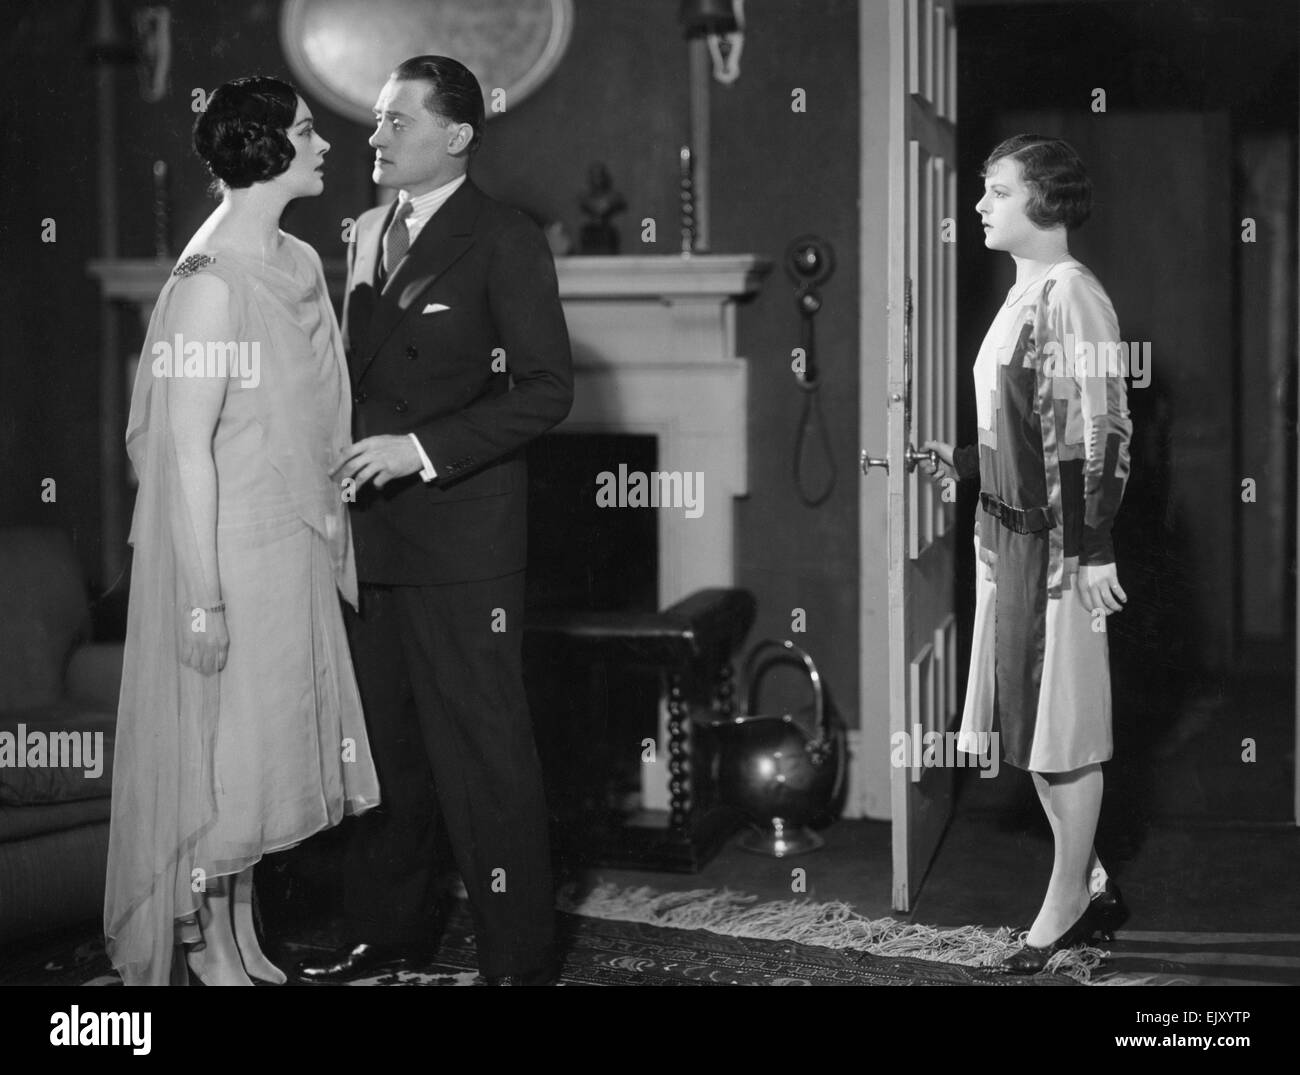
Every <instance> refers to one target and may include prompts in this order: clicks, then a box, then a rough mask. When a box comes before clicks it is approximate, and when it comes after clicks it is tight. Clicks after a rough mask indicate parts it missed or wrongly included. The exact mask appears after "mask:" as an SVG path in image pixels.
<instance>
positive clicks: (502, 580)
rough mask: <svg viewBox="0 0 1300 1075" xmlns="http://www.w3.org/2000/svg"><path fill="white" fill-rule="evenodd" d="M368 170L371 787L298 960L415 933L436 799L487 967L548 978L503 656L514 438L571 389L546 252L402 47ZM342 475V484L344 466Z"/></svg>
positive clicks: (519, 608)
mask: <svg viewBox="0 0 1300 1075" xmlns="http://www.w3.org/2000/svg"><path fill="white" fill-rule="evenodd" d="M375 122H376V129H375V133H374V134H373V135H372V136H371V137H370V145H371V146H373V147H374V149H375V154H376V155H375V166H374V181H375V182H376V183H377V184H378V185H379V186H381V187H385V188H387V189H390V190H397V191H398V198H397V200H396V202H395V203H394V204H393V205H391V206H388V207H385V208H376V209H371V210H370V211H368V212H367V213H365V214H364V215H362V217H361V218H360V219H359V220H358V221H357V224H356V227H355V229H354V235H353V239H352V242H351V245H350V246H349V248H348V281H347V298H346V301H345V305H344V314H343V331H344V337H345V343H346V347H347V356H348V363H349V367H350V370H351V376H352V390H353V423H354V435H355V443H354V444H353V445H352V446H351V447H350V448H348V449H347V450H346V451H345V453H344V458H343V460H342V462H341V463H340V464H339V466H338V469H337V475H338V476H339V478H340V479H341V480H342V481H343V483H344V489H345V495H346V491H347V490H348V489H349V488H355V489H356V500H355V503H354V505H353V511H352V528H353V536H354V540H355V543H356V557H357V573H358V576H359V579H360V581H361V584H362V589H361V609H360V614H359V615H358V616H355V617H351V619H350V621H349V626H350V638H351V642H352V653H353V661H354V664H355V666H356V672H357V680H358V683H359V685H360V688H361V698H362V703H363V705H364V707H365V713H366V725H367V729H368V732H369V736H370V742H371V747H372V749H373V752H374V758H375V764H376V767H377V768H378V772H379V781H380V790H381V794H382V797H383V802H382V805H381V806H380V807H379V808H378V809H376V810H373V811H371V812H370V813H368V814H366V815H364V816H362V817H360V818H357V819H356V820H355V821H353V822H352V825H353V833H352V836H351V838H350V846H349V849H348V858H347V863H346V867H345V878H344V889H345V895H344V910H345V913H346V916H347V919H348V921H349V924H350V929H351V933H350V936H349V939H348V943H346V944H345V945H343V947H342V948H340V949H339V950H337V951H335V952H333V953H331V954H329V955H328V956H326V957H325V958H323V959H321V960H316V961H307V962H305V963H303V964H301V965H300V967H299V973H300V974H301V976H302V977H303V978H305V979H307V980H309V981H346V980H349V979H352V978H356V977H358V976H360V975H364V974H366V973H368V972H373V971H375V970H378V969H380V968H385V967H388V968H391V967H393V966H396V965H399V964H401V963H403V962H406V961H408V960H410V959H412V958H417V959H418V958H420V957H422V956H425V955H427V954H429V953H430V945H431V942H432V941H433V939H434V932H435V928H436V913H435V908H436V906H437V902H438V901H437V892H436V878H437V865H438V864H437V863H436V862H435V843H436V838H437V823H438V819H439V817H441V818H442V819H443V821H444V822H445V824H446V830H447V835H448V837H449V839H450V843H451V848H452V852H453V855H454V857H455V860H456V866H457V867H458V869H459V871H460V874H461V877H462V879H463V880H464V883H465V888H466V890H467V892H468V894H469V904H470V909H471V911H472V914H473V917H474V925H475V935H476V939H477V944H478V958H479V972H480V974H481V975H482V976H483V977H484V978H486V979H487V980H488V982H489V983H491V984H534V983H545V982H548V981H551V980H553V978H554V964H553V954H552V944H553V934H554V890H553V885H552V880H551V864H550V848H549V838H548V832H547V810H546V803H545V800H544V797H543V792H542V780H541V770H540V766H539V763H538V757H537V750H536V746H535V743H534V739H533V732H532V726H531V722H530V718H529V713H528V707H527V703H526V701H525V697H524V688H523V677H522V670H521V653H520V643H521V631H522V627H523V615H524V608H523V601H524V562H525V553H526V550H525V509H526V501H527V475H526V473H525V466H524V460H523V457H522V454H521V452H522V449H523V448H524V446H525V445H526V444H527V443H528V442H529V441H530V440H532V439H533V438H534V437H536V436H538V435H539V434H541V433H543V432H545V431H546V430H547V429H550V428H551V427H552V426H554V425H555V424H556V423H558V422H560V421H561V420H562V419H563V418H564V417H565V415H566V414H568V412H569V407H570V405H571V403H572V399H573V373H572V363H571V358H570V352H569V339H568V333H567V330H566V328H565V323H564V315H563V312H562V310H561V308H560V301H559V296H558V292H557V287H556V277H555V265H554V262H553V260H552V258H551V253H550V250H549V249H548V247H547V244H546V242H545V239H544V238H543V236H542V234H541V232H540V231H539V230H538V228H537V227H536V226H535V225H534V224H533V223H532V222H531V221H530V220H528V219H527V218H526V217H525V216H524V215H523V214H521V213H519V212H517V211H516V210H513V209H510V208H507V207H506V206H504V205H502V204H500V203H498V202H495V201H493V200H491V199H490V198H488V197H486V196H485V195H484V194H483V193H482V192H481V191H480V190H479V189H478V188H477V187H476V186H475V185H474V184H473V182H471V181H470V179H469V178H468V174H467V172H468V167H469V161H470V156H471V155H472V154H473V152H474V150H475V148H476V147H477V145H478V143H479V140H480V138H481V137H482V131H483V124H484V109H483V95H482V91H481V90H480V88H479V85H478V82H477V80H476V79H475V78H474V76H473V74H471V73H470V71H469V70H468V69H466V68H465V67H464V66H463V65H461V64H459V63H457V62H456V61H455V60H451V59H448V58H446V57H441V56H419V57H416V58H414V59H411V60H408V61H406V62H405V63H403V64H402V65H401V66H400V67H398V68H397V69H396V70H395V71H394V72H393V74H392V76H391V77H390V78H389V80H388V82H387V83H386V84H385V86H384V88H383V90H382V91H381V92H380V95H379V99H378V101H377V102H376V105H375ZM349 479H350V480H351V482H352V483H354V485H350V484H349Z"/></svg>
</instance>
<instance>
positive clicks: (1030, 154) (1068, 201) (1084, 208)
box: [980, 134, 1092, 231]
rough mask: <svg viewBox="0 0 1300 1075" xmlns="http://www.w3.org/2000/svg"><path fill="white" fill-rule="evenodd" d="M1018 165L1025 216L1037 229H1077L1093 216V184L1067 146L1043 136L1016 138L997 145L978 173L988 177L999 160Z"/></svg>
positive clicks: (1077, 157)
mask: <svg viewBox="0 0 1300 1075" xmlns="http://www.w3.org/2000/svg"><path fill="white" fill-rule="evenodd" d="M1008 159H1010V160H1013V161H1015V162H1016V163H1017V164H1019V165H1020V178H1021V180H1022V181H1023V182H1024V184H1025V186H1027V187H1028V188H1029V204H1028V205H1027V206H1026V207H1025V215H1026V216H1027V217H1029V219H1030V220H1031V221H1032V222H1033V223H1034V224H1036V225H1037V226H1038V227H1040V228H1053V227H1055V226H1056V225H1058V224H1064V225H1065V228H1066V230H1067V231H1073V230H1074V229H1075V228H1077V227H1079V226H1080V225H1081V224H1082V223H1083V222H1084V221H1085V220H1087V219H1088V217H1089V216H1090V215H1091V213H1092V180H1091V179H1089V178H1088V169H1087V168H1085V167H1084V165H1083V161H1082V160H1081V159H1080V158H1079V154H1078V153H1076V152H1075V151H1074V147H1073V146H1072V145H1070V143H1069V142H1065V141H1062V140H1061V139H1060V138H1048V137H1047V136H1046V135H1042V134H1017V135H1015V136H1014V137H1012V138H1008V139H1007V140H1006V141H1005V142H1003V143H1001V144H1000V145H998V146H997V147H996V148H995V149H994V150H993V152H992V153H990V154H989V155H988V159H987V160H985V162H984V167H983V168H982V169H981V170H980V175H982V176H987V175H988V174H989V172H990V171H992V169H993V166H994V165H995V164H997V162H998V161H1000V160H1008Z"/></svg>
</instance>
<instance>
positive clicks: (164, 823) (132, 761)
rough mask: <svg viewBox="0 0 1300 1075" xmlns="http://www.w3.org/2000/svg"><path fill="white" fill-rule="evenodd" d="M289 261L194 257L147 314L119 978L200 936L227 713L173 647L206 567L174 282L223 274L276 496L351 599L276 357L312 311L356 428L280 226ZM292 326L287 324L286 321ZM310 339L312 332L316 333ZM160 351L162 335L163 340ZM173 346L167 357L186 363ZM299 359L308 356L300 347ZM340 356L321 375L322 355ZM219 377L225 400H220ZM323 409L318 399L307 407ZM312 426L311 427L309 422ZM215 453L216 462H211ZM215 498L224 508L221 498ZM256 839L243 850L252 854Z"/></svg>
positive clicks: (319, 305)
mask: <svg viewBox="0 0 1300 1075" xmlns="http://www.w3.org/2000/svg"><path fill="white" fill-rule="evenodd" d="M285 239H286V241H287V242H289V243H290V244H291V248H292V251H291V252H292V253H293V254H294V256H295V260H296V261H297V262H298V272H296V273H294V274H289V273H285V272H283V271H281V270H279V269H277V268H275V267H273V266H269V265H265V264H263V263H262V262H260V261H258V260H254V259H250V258H246V257H243V256H240V255H238V254H232V253H229V252H226V251H213V252H212V254H211V256H210V257H209V256H208V255H195V256H193V257H190V258H187V259H186V260H185V261H184V262H182V263H181V265H180V267H178V269H177V270H176V271H175V272H174V273H173V275H171V276H169V278H168V280H167V282H166V284H165V285H164V286H163V289H162V291H161V293H160V294H159V297H158V301H157V304H156V305H155V307H154V311H153V316H152V318H151V320H150V322H149V328H148V331H147V334H146V338H145V343H144V349H143V351H142V354H141V359H140V365H139V368H138V370H137V373H136V378H135V385H134V390H133V392H132V398H131V412H130V417H129V420H128V423H127V433H126V446H127V451H128V454H129V456H130V459H131V462H132V464H133V466H134V468H135V472H136V475H137V478H138V481H139V488H138V492H137V496H136V503H135V513H134V516H133V518H132V524H131V534H130V538H129V541H130V543H131V545H132V547H133V549H134V560H133V565H132V574H131V592H130V604H129V609H128V614H127V637H126V647H125V658H124V665H123V674H122V688H121V695H120V698H119V705H118V718H117V738H116V755H115V762H114V772H113V800H112V818H111V823H110V834H109V852H108V876H107V884H106V889H105V898H104V930H105V935H106V938H107V948H108V954H109V956H110V958H111V960H112V962H113V965H114V966H115V967H116V968H117V969H118V971H119V973H120V974H121V975H122V978H123V981H124V982H125V983H126V984H127V985H148V984H154V985H163V984H167V983H168V981H169V980H171V979H172V978H173V972H174V968H175V969H176V970H180V971H182V972H183V966H182V965H181V963H180V960H178V959H176V958H175V957H176V956H177V955H178V954H179V953H180V952H181V951H182V950H181V949H180V947H179V945H178V943H177V942H178V941H180V940H186V941H188V940H197V939H198V933H197V924H196V916H197V912H198V910H199V908H200V906H201V904H202V899H203V894H202V889H203V885H202V877H203V874H202V873H201V872H200V871H202V869H203V864H202V863H200V862H198V861H197V856H196V849H197V848H198V847H199V844H200V841H201V839H202V837H203V834H204V833H205V832H206V831H207V830H208V829H209V828H210V827H211V825H212V823H213V819H214V816H215V794H214V773H213V748H214V741H215V732H216V727H217V721H218V716H219V712H220V696H219V689H220V676H219V675H210V676H204V675H201V674H200V673H199V672H197V671H195V670H194V669H191V668H189V667H186V666H183V665H182V664H181V660H180V637H181V636H180V632H181V630H182V629H183V628H187V627H188V625H189V621H190V617H191V613H192V609H193V595H191V594H188V593H186V592H185V581H184V580H186V579H194V578H200V577H201V573H200V572H199V569H198V565H199V553H198V543H197V539H196V537H195V530H194V526H193V520H192V519H191V517H190V514H189V511H188V509H187V506H186V500H185V497H184V496H183V495H182V489H181V484H180V476H179V470H178V463H177V452H176V444H175V439H174V436H173V431H172V425H171V422H172V417H171V413H170V407H169V402H170V401H169V395H170V392H171V389H172V385H173V384H174V381H175V377H174V375H158V373H159V370H158V369H157V368H156V367H157V365H158V363H157V361H156V357H157V351H156V350H155V345H156V344H158V343H160V342H165V343H166V344H167V345H168V346H171V345H172V344H173V342H174V341H175V339H176V336H177V334H178V333H179V334H181V335H182V338H183V336H184V332H185V326H184V325H182V324H179V323H178V320H177V318H176V317H175V316H174V312H173V310H174V305H175V302H174V291H175V289H176V287H177V284H178V282H179V281H180V280H182V279H183V278H184V277H185V276H188V275H191V274H192V273H194V272H200V271H203V272H214V273H216V274H217V275H219V276H220V277H221V278H222V279H223V280H225V282H226V283H227V285H228V287H229V289H230V294H231V301H230V316H231V331H232V333H233V334H237V336H236V338H237V339H238V340H240V341H253V340H256V341H258V342H259V343H260V345H261V347H260V353H261V359H262V361H261V363H260V366H261V368H260V370H259V373H260V382H259V383H258V385H257V386H256V389H255V390H254V391H253V396H254V402H253V407H254V409H255V413H256V417H257V421H258V423H259V424H260V426H261V427H262V431H263V435H264V445H265V460H266V462H268V463H269V464H270V466H271V467H272V468H274V470H275V471H276V472H278V474H279V475H280V476H281V477H282V479H283V491H284V495H285V496H286V497H287V498H288V501H289V502H290V503H291V504H292V506H293V509H294V510H295V511H296V512H297V514H299V515H300V516H301V518H302V519H303V521H304V522H305V523H306V524H307V525H308V526H310V527H311V528H312V530H314V531H315V532H316V533H317V534H318V535H319V536H320V538H321V539H322V540H323V542H324V544H325V547H326V548H327V549H328V553H329V556H330V559H331V562H332V564H333V570H334V577H335V581H336V584H337V587H338V590H339V592H340V593H341V594H342V595H343V596H344V597H345V598H346V599H347V600H348V601H349V603H351V604H352V605H353V606H354V607H355V605H356V599H357V598H356V594H357V591H356V585H357V584H356V568H355V563H354V560H353V555H352V542H351V535H350V532H349V529H348V522H347V513H346V508H345V506H344V505H343V503H342V498H341V496H340V491H339V487H338V486H337V485H335V484H334V483H333V482H331V481H330V480H329V477H328V467H327V466H326V465H325V461H324V460H322V459H321V458H320V457H319V456H318V455H317V456H316V457H314V458H313V457H312V453H311V452H309V451H307V450H305V449H304V446H305V445H310V444H311V443H312V442H313V438H312V436H311V435H308V434H307V433H306V431H305V429H304V425H303V424H304V423H306V422H308V421H311V420H312V419H311V418H310V417H309V414H310V413H311V412H312V411H313V408H310V407H306V406H303V402H304V401H303V400H302V399H300V398H295V394H296V393H295V391H294V389H295V387H297V388H298V389H299V391H301V381H300V380H296V379H295V377H294V376H293V375H292V371H289V370H287V369H285V368H284V367H283V366H282V365H281V362H280V360H282V359H285V358H287V356H290V355H293V354H295V353H296V354H297V355H299V356H301V355H302V354H303V353H304V352H307V353H312V351H311V350H310V349H309V347H308V345H307V344H306V343H304V341H303V338H302V337H303V334H304V333H305V332H306V333H310V326H311V325H315V326H316V328H317V330H318V331H317V332H316V334H315V335H316V339H317V340H318V341H319V340H320V339H325V340H326V341H327V348H328V351H329V354H327V355H325V356H321V357H320V360H321V361H323V362H324V363H325V364H326V365H325V370H326V373H327V376H326V381H325V383H327V384H331V385H333V387H334V388H335V389H337V391H336V392H332V394H333V395H336V396H337V399H333V398H331V399H328V400H326V401H324V402H323V404H322V405H323V406H325V407H326V410H327V413H328V411H329V409H330V407H331V406H332V409H333V412H334V421H333V429H332V430H331V431H330V437H331V442H330V443H331V447H332V448H333V449H334V450H336V451H337V449H338V448H341V447H342V446H344V445H346V444H347V443H348V442H349V441H350V428H349V426H350V421H351V415H350V409H349V408H350V395H349V392H348V390H347V388H348V379H347V368H346V364H345V360H344V357H343V346H342V338H341V335H340V333H339V329H338V324H337V322H336V320H335V317H334V312H333V310H332V308H331V307H330V305H329V299H328V291H327V289H326V283H325V277H324V273H323V272H322V270H321V265H320V259H319V257H317V255H316V253H315V251H314V250H312V249H311V248H310V247H309V246H307V244H305V243H302V242H301V241H300V240H297V239H295V238H293V237H292V236H285ZM295 334H296V335H295ZM317 346H318V347H319V343H318V344H317ZM164 350H165V349H164ZM179 359H180V356H176V360H177V361H178V362H179ZM300 361H301V359H300ZM329 369H333V370H334V371H335V375H334V376H332V377H331V376H328V370H329ZM230 391H234V388H233V387H232V388H231V389H229V390H228V395H227V399H228V400H229V392H230ZM316 413H317V414H319V410H316ZM315 438H316V440H317V441H319V431H318V430H317V431H315ZM218 465H219V463H218ZM224 507H225V506H224V505H220V506H219V510H220V509H222V508H224ZM260 857H261V849H260V848H256V847H252V848H250V849H249V860H248V861H249V862H255V861H256V860H257V859H258V858H260Z"/></svg>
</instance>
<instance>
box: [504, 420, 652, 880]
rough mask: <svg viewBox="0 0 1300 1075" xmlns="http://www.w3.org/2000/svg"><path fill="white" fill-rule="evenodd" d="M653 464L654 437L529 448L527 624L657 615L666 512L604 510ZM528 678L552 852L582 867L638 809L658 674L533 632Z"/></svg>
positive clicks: (575, 440) (600, 436) (549, 439)
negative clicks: (607, 493) (614, 487)
mask: <svg viewBox="0 0 1300 1075" xmlns="http://www.w3.org/2000/svg"><path fill="white" fill-rule="evenodd" d="M657 455H658V452H657V440H656V438H655V437H653V436H640V435H633V434H619V433H551V434H547V435H546V436H543V437H539V438H538V439H537V440H536V441H534V442H533V443H532V444H531V445H530V446H529V449H528V478H529V490H528V576H527V608H528V614H529V616H536V615H538V614H542V613H569V612H572V613H581V612H593V613H620V612H628V613H636V612H655V611H658V589H659V571H658V544H659V543H658V524H659V519H658V516H659V512H658V511H657V510H655V509H653V508H632V507H609V506H601V505H600V504H599V503H598V499H597V493H598V490H599V488H600V486H601V482H602V479H601V475H602V474H618V473H619V468H620V466H623V467H625V468H626V470H627V471H628V472H632V471H640V472H642V473H646V474H649V473H651V472H652V471H654V470H655V467H656V460H657ZM605 480H608V479H605ZM524 670H525V683H526V686H527V690H528V699H529V706H530V709H531V711H532V715H533V725H534V729H535V732H536V736H537V746H538V751H539V753H540V754H541V757H542V766H543V770H544V772H545V775H546V784H547V799H548V803H549V805H550V809H551V813H552V815H553V817H554V818H555V820H556V831H555V837H556V842H557V845H558V847H559V849H560V852H561V855H562V856H564V857H565V858H569V859H573V860H580V859H582V858H584V857H587V855H586V853H587V852H588V851H589V850H590V849H591V848H593V847H596V846H598V845H599V844H600V843H601V834H602V833H604V832H606V831H608V830H609V829H610V828H611V827H613V826H616V825H617V824H619V823H620V822H621V820H622V819H624V818H626V817H628V816H631V815H632V814H634V813H635V812H636V811H637V810H638V809H639V808H640V805H641V802H640V797H641V767H642V764H643V755H644V752H645V747H644V743H645V741H646V740H647V739H649V740H654V738H655V736H656V733H657V729H658V714H659V694H660V683H659V675H658V673H657V672H656V671H655V670H654V669H649V668H640V667H635V666H629V665H621V664H620V665H617V666H614V665H612V664H610V663H608V662H603V661H594V660H592V658H591V657H590V655H589V653H584V652H581V651H579V650H578V649H576V648H568V647H566V646H565V645H564V644H563V643H562V642H557V641H556V640H555V639H553V638H552V639H550V640H549V641H545V640H542V639H539V638H537V637H533V636H530V635H529V634H527V633H526V634H525V641H524Z"/></svg>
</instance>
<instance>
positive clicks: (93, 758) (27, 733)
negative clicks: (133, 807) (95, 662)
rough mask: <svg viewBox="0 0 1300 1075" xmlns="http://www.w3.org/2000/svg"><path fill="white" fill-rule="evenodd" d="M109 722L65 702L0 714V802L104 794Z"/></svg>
mask: <svg viewBox="0 0 1300 1075" xmlns="http://www.w3.org/2000/svg"><path fill="white" fill-rule="evenodd" d="M115 724H116V719H115V717H114V715H113V714H105V713H103V712H101V711H99V710H85V709H81V708H79V707H77V706H75V705H72V704H70V703H62V704H60V705H57V706H51V707H48V708H44V709H34V710H31V709H29V710H19V711H18V712H15V713H7V714H5V715H4V716H3V717H0V806H33V805H41V804H47V803H56V802H75V801H77V800H80V799H101V798H108V797H110V796H111V795H112V792H113V731H114V727H115Z"/></svg>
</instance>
